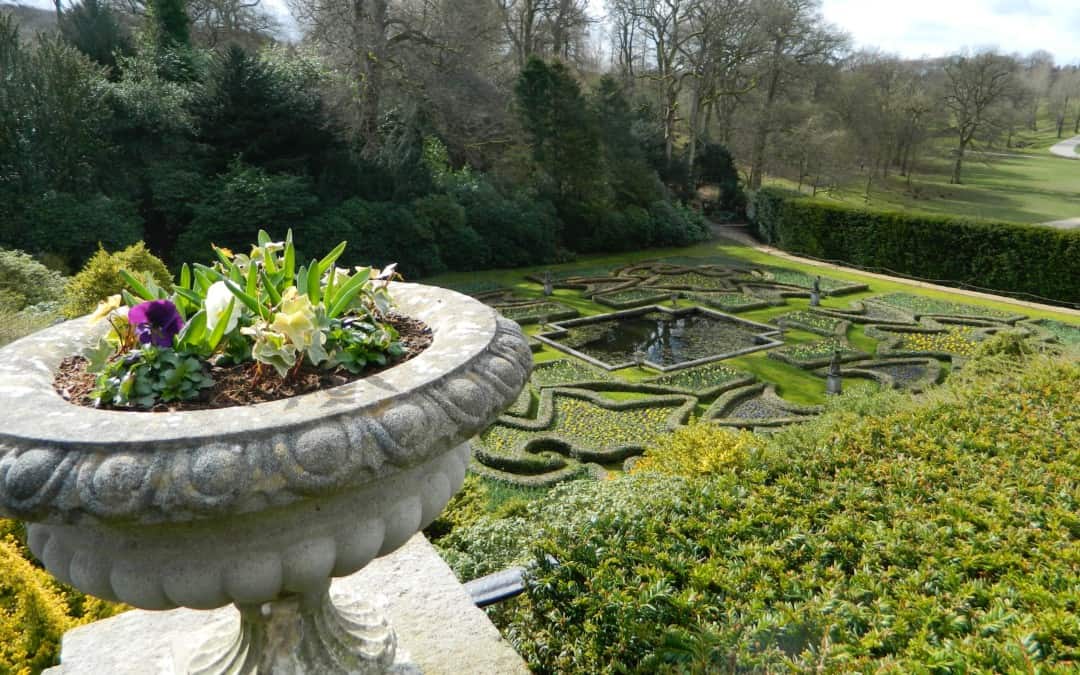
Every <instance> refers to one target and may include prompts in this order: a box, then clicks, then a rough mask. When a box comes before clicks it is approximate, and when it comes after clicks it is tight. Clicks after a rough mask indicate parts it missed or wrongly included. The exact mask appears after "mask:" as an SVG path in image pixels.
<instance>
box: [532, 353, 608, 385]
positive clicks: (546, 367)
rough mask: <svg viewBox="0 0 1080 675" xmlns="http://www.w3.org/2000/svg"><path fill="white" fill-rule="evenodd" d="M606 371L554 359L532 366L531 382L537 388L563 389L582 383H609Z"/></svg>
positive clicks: (571, 361)
mask: <svg viewBox="0 0 1080 675" xmlns="http://www.w3.org/2000/svg"><path fill="white" fill-rule="evenodd" d="M611 379H612V378H611V374H610V373H608V371H606V370H604V369H602V368H597V367H595V366H591V365H589V364H587V363H585V362H583V361H579V360H577V359H556V360H554V361H544V362H543V363H538V364H536V365H535V366H533V372H532V381H533V383H534V384H535V385H536V386H537V387H541V388H544V387H564V386H567V385H570V384H577V383H582V382H604V381H610V380H611Z"/></svg>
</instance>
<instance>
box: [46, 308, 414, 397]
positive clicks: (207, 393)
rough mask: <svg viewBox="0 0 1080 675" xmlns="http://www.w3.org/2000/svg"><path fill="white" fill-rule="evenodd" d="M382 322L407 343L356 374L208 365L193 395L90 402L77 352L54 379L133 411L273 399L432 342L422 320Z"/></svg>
mask: <svg viewBox="0 0 1080 675" xmlns="http://www.w3.org/2000/svg"><path fill="white" fill-rule="evenodd" d="M386 321H387V323H389V324H390V325H392V326H393V327H394V328H396V329H397V331H398V333H399V336H400V337H399V339H400V341H401V344H402V346H403V347H405V354H404V356H402V357H400V358H398V359H396V360H394V361H391V362H390V363H388V364H386V365H385V366H370V367H368V368H366V369H364V371H363V372H361V373H359V374H353V373H350V372H349V371H348V370H345V369H344V368H336V369H334V370H323V369H321V368H317V367H315V366H312V365H310V364H307V363H305V364H304V365H303V366H301V368H300V370H299V372H298V373H296V374H295V376H291V377H289V378H285V379H283V378H282V377H281V376H279V375H278V374H277V371H275V370H274V369H273V368H271V367H270V366H266V365H261V364H258V363H244V364H240V365H233V366H224V367H222V366H211V367H210V375H211V376H212V377H213V378H214V386H212V387H209V388H207V389H204V390H203V391H202V394H201V395H200V396H199V398H198V399H196V400H193V401H174V402H172V403H161V404H158V405H156V406H154V407H153V408H149V409H147V408H118V407H115V406H97V405H95V404H94V400H93V399H92V398H90V394H91V392H93V391H94V381H95V379H96V377H97V376H96V375H94V374H93V373H88V372H86V364H87V361H86V359H84V358H83V357H81V356H71V357H68V358H66V359H64V361H63V362H62V363H61V364H60V368H59V370H58V371H57V373H56V378H55V379H54V380H53V387H54V388H55V389H56V391H57V393H58V394H60V396H62V397H63V398H64V399H65V400H67V401H70V402H71V403H74V404H76V405H81V406H85V407H88V408H95V407H100V408H102V409H105V410H123V411H134V412H179V411H185V410H211V409H214V408H230V407H233V406H242V405H251V404H254V403H266V402H268V401H277V400H280V399H283V398H290V397H293V396H300V395H302V394H310V393H311V392H313V391H318V390H320V389H328V388H330V387H337V386H340V385H343V384H348V383H349V382H354V381H356V380H360V379H363V378H365V377H370V376H371V375H375V374H376V373H380V372H382V371H384V370H386V369H388V368H393V367H394V366H396V365H399V364H401V363H404V362H406V361H408V360H409V359H411V358H413V357H414V356H416V355H418V354H420V352H422V351H424V350H425V349H427V348H428V346H429V345H430V344H431V339H432V335H431V329H430V328H429V327H428V326H427V324H425V323H424V322H423V321H420V320H419V319H412V318H409V317H406V316H401V315H396V314H390V315H388V316H387V317H386Z"/></svg>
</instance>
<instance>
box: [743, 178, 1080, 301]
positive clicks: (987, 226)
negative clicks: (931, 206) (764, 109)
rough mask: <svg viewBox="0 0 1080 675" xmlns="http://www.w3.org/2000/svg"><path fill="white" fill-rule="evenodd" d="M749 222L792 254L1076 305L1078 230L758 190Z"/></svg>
mask: <svg viewBox="0 0 1080 675" xmlns="http://www.w3.org/2000/svg"><path fill="white" fill-rule="evenodd" d="M749 213H750V214H751V222H752V223H753V225H754V227H755V229H756V231H757V234H758V236H759V237H761V239H763V240H764V241H765V242H766V243H768V244H771V245H773V246H777V247H778V248H781V249H784V250H785V251H789V252H791V253H797V254H802V255H808V256H812V257H815V258H823V259H827V260H836V261H841V262H845V263H848V264H853V265H858V266H860V267H868V268H875V269H886V270H891V271H895V272H899V273H901V274H905V275H908V276H913V277H919V278H923V279H933V280H941V281H948V282H952V283H956V284H966V285H970V286H978V287H981V288H988V289H995V290H998V291H1006V292H1012V293H1027V294H1031V295H1036V296H1040V297H1043V298H1048V299H1052V300H1056V301H1058V302H1065V303H1076V302H1080V230H1057V229H1054V228H1050V227H1043V226H1038V225H1023V224H1019V223H1009V222H1000V221H990V220H967V219H962V218H954V217H949V216H935V215H929V214H914V213H900V212H891V211H868V210H866V209H859V208H856V207H851V206H845V205H840V204H830V203H825V202H822V201H818V200H813V199H809V198H805V197H800V196H799V195H798V194H797V193H793V192H789V191H786V190H779V189H775V188H763V189H761V190H758V191H757V192H756V193H755V194H754V195H753V197H752V208H751V209H750V211H749Z"/></svg>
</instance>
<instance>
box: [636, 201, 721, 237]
mask: <svg viewBox="0 0 1080 675" xmlns="http://www.w3.org/2000/svg"><path fill="white" fill-rule="evenodd" d="M649 216H650V217H651V218H652V244H653V245H654V246H688V245H690V244H694V243H697V242H699V241H705V240H706V239H708V238H709V236H710V231H709V224H708V222H707V221H706V220H705V219H704V217H702V216H701V214H699V213H697V212H696V211H693V210H692V209H688V208H686V207H684V206H682V205H680V204H673V203H671V202H667V201H656V202H653V203H652V204H650V205H649Z"/></svg>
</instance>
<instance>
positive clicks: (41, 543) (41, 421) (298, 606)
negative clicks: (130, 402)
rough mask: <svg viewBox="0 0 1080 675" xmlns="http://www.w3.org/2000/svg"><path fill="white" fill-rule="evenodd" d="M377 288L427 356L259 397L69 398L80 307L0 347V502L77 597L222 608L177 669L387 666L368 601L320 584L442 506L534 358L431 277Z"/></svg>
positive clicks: (382, 550) (386, 632) (390, 547)
mask: <svg viewBox="0 0 1080 675" xmlns="http://www.w3.org/2000/svg"><path fill="white" fill-rule="evenodd" d="M391 292H392V294H393V296H394V298H395V300H396V302H397V306H398V311H400V312H401V313H402V314H405V315H407V316H411V317H414V318H417V319H420V320H422V321H424V322H425V323H427V325H428V326H429V327H430V328H431V330H432V332H433V335H434V339H433V341H432V344H431V345H430V346H429V347H428V348H427V349H426V350H425V351H424V352H423V353H421V354H420V355H418V356H416V357H415V358H413V359H412V360H409V361H407V362H405V363H402V364H399V365H397V366H394V367H393V368H389V369H387V370H385V371H383V372H381V373H378V374H376V375H373V376H370V377H367V378H365V379H361V380H357V381H355V382H352V383H349V384H345V385H342V386H339V387H334V388H331V389H324V390H320V391H318V392H314V393H311V394H306V395H303V396H297V397H294V398H290V399H285V400H280V401H274V402H270V403H261V404H258V405H251V406H242V407H233V408H223V409H216V410H201V411H191V412H177V413H138V412H120V411H107V410H94V409H91V408H85V407H80V406H77V405H74V404H72V403H69V402H68V401H65V400H64V399H63V398H62V397H61V396H60V395H59V394H57V393H56V391H55V390H54V389H53V384H52V383H53V377H54V374H55V372H56V370H57V368H58V366H59V365H60V362H61V361H62V360H63V359H64V358H65V357H68V356H71V355H73V354H76V353H78V352H79V351H80V350H81V349H82V348H83V347H84V346H86V345H88V344H90V342H91V341H92V340H93V339H94V338H95V337H96V335H98V334H99V333H100V331H102V330H104V327H103V326H100V325H99V326H91V325H89V324H88V322H87V320H86V319H79V320H75V321H69V322H66V323H64V324H61V325H59V326H56V327H53V328H50V329H48V330H45V331H42V332H40V333H37V334H35V335H32V336H30V337H28V338H25V339H23V340H20V341H18V342H16V343H14V344H12V345H9V346H8V347H6V348H4V349H2V350H0V513H2V514H3V515H5V516H8V517H14V518H19V519H22V520H25V521H28V522H29V523H30V524H29V528H28V533H29V545H30V549H31V550H32V551H33V552H34V554H35V555H36V556H37V557H38V558H40V559H41V560H42V561H43V562H44V564H45V566H46V567H47V568H48V569H49V571H50V572H52V573H53V574H54V575H55V576H56V577H57V578H59V579H61V580H63V581H65V582H68V583H71V584H73V585H74V586H76V587H78V588H79V589H81V590H83V591H85V592H87V593H90V594H93V595H96V596H98V597H101V598H106V599H109V600H118V601H121V602H125V603H127V604H130V605H133V606H135V607H140V608H144V609H169V608H174V607H190V608H196V609H212V608H217V607H222V606H224V605H227V604H230V603H233V604H236V605H237V606H238V607H239V608H240V609H241V615H242V617H243V618H242V621H241V622H240V624H239V625H238V626H237V627H236V629H235V630H234V631H231V632H230V633H229V634H228V635H218V636H215V637H214V638H213V639H212V640H211V641H210V643H208V644H207V645H206V646H205V647H204V648H203V649H202V650H200V651H198V652H197V653H194V654H191V655H189V656H188V657H185V658H187V659H188V662H187V663H186V664H182V666H183V667H185V668H187V670H188V671H190V672H228V671H244V670H253V669H257V670H259V671H260V672H297V673H299V672H333V671H337V672H368V671H372V670H378V669H380V668H382V667H385V666H387V665H388V664H389V663H390V662H391V661H392V660H393V651H394V636H393V632H392V631H391V630H390V629H389V628H388V627H387V624H386V622H385V620H384V619H383V618H382V617H380V616H379V615H378V613H377V612H376V611H375V610H374V609H373V608H372V607H370V606H349V607H334V605H333V603H332V601H331V600H330V598H329V595H328V588H329V583H330V579H331V578H332V577H339V576H345V575H349V574H352V573H353V572H356V571H357V570H359V569H361V568H362V567H364V566H365V565H367V564H368V563H369V562H371V560H372V559H374V558H376V557H379V556H383V555H386V554H388V553H390V552H392V551H394V550H395V549H396V548H398V547H399V546H401V545H402V544H404V543H405V542H406V541H407V540H408V539H409V538H410V537H411V536H412V535H413V534H415V533H416V532H417V531H419V530H420V529H422V528H423V527H425V526H426V525H427V524H428V523H430V522H431V521H432V520H433V519H434V518H435V517H436V516H437V515H438V514H439V512H440V511H441V510H442V509H443V508H444V507H445V506H446V504H447V502H448V501H449V499H450V497H451V496H452V495H453V494H454V492H455V491H457V490H458V489H459V488H460V486H461V483H462V481H463V479H464V476H465V470H466V466H467V464H468V461H469V454H470V448H469V445H468V440H469V439H470V438H472V437H473V436H475V435H476V434H477V433H479V432H480V431H482V430H483V429H484V428H485V427H487V426H488V425H489V424H491V423H492V422H493V421H494V420H495V418H496V417H497V416H498V415H499V414H500V413H501V412H502V411H503V410H504V409H505V408H506V407H508V406H509V405H510V404H511V403H512V402H513V401H514V399H515V398H516V397H517V395H518V394H519V392H520V391H521V389H522V387H523V386H524V384H525V382H526V379H527V378H528V374H529V368H530V364H531V356H530V352H529V348H528V345H527V343H526V340H525V338H524V336H523V335H522V333H521V330H520V328H518V326H517V324H515V323H513V322H510V321H507V320H506V319H503V318H501V317H499V316H498V315H497V313H496V312H495V311H494V310H492V309H490V308H489V307H486V306H485V305H483V304H481V303H479V302H477V301H475V300H473V299H471V298H468V297H466V296H463V295H460V294H458V293H454V292H452V291H448V290H444V289H440V288H435V287H430V286H422V285H416V284H403V283H399V284H394V285H393V286H392V288H391ZM416 583H417V584H422V583H423V580H422V579H417V580H416ZM268 603H269V604H268ZM283 636H284V637H283ZM282 644H284V646H282Z"/></svg>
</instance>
